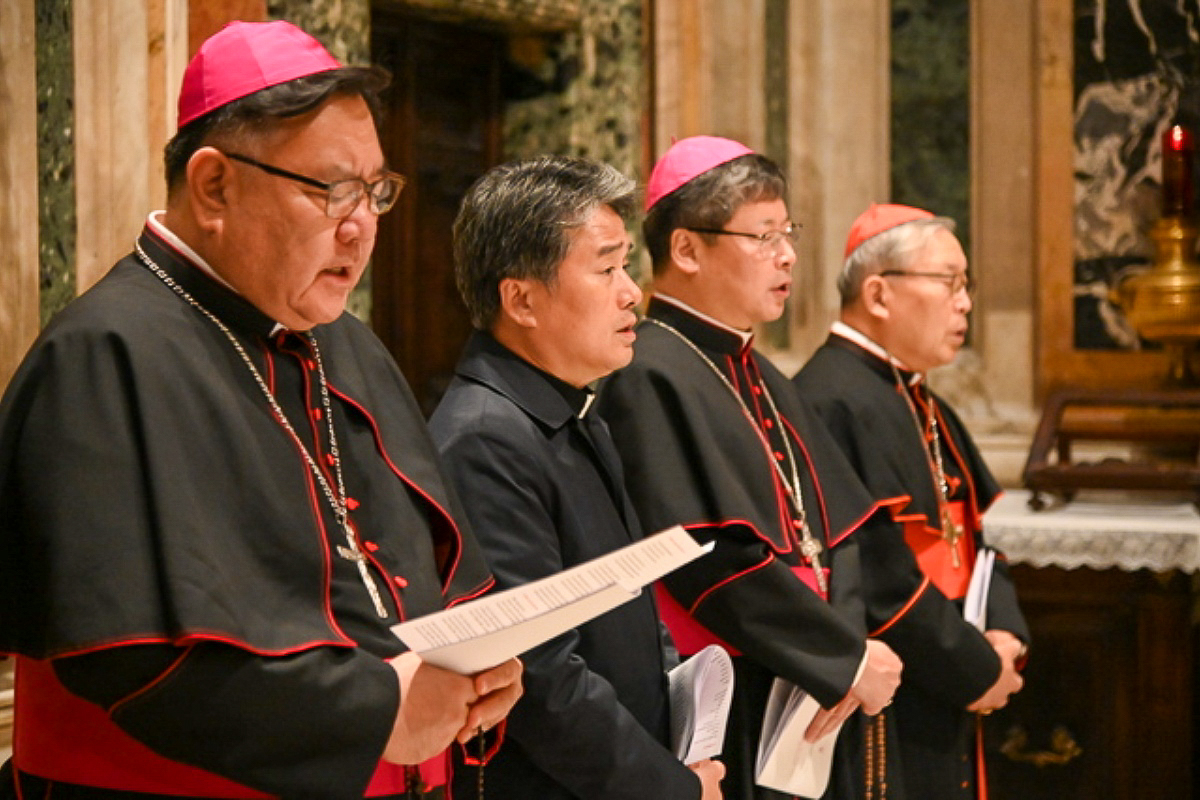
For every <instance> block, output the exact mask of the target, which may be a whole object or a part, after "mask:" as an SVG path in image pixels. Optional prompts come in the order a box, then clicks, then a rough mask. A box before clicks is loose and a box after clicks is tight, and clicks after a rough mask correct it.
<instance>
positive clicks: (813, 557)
mask: <svg viewBox="0 0 1200 800" xmlns="http://www.w3.org/2000/svg"><path fill="white" fill-rule="evenodd" d="M793 522H794V523H795V524H796V527H797V528H799V529H800V553H801V554H802V555H803V556H804V557H805V558H806V559H808V563H809V564H810V565H812V568H813V575H815V576H816V579H817V587H818V588H819V589H820V590H821V594H828V593H829V588H828V587H827V586H826V585H825V572H824V571H823V570H822V569H821V560H820V559H819V558H818V556H820V555H821V543H820V542H818V541H817V540H816V537H814V536H813V535H812V531H810V530H809V529H808V524H807V523H806V522H805V521H804V520H802V519H797V520H793Z"/></svg>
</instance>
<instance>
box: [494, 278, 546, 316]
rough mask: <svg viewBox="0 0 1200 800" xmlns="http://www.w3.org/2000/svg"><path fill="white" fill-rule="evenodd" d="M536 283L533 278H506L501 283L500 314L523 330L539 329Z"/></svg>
mask: <svg viewBox="0 0 1200 800" xmlns="http://www.w3.org/2000/svg"><path fill="white" fill-rule="evenodd" d="M535 284H536V281H534V280H533V279H531V278H505V279H504V280H502V281H500V287H499V291H500V313H501V314H502V315H503V316H505V317H507V318H508V319H510V320H512V321H513V323H515V324H516V325H518V326H520V327H522V328H536V327H537V301H536V298H535V297H534V292H533V289H534V285H535Z"/></svg>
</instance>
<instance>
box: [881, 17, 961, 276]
mask: <svg viewBox="0 0 1200 800" xmlns="http://www.w3.org/2000/svg"><path fill="white" fill-rule="evenodd" d="M891 75H892V123H891V139H892V197H891V199H892V200H893V201H894V202H897V203H906V204H908V205H913V206H918V207H920V208H926V209H929V210H930V211H933V212H935V213H938V214H941V215H944V216H947V217H953V218H954V219H955V221H956V222H957V223H958V236H959V238H960V239H961V240H962V243H963V248H964V249H965V250H966V251H967V252H968V253H969V252H971V245H970V240H971V219H970V211H971V206H970V197H971V175H970V119H971V117H970V109H971V103H970V77H971V76H970V10H969V0H893V2H892V65H891Z"/></svg>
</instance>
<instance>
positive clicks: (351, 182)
mask: <svg viewBox="0 0 1200 800" xmlns="http://www.w3.org/2000/svg"><path fill="white" fill-rule="evenodd" d="M225 155H226V156H227V157H229V158H232V159H233V160H234V161H240V162H242V163H243V164H249V165H250V166H252V167H257V168H258V169H261V170H262V171H263V172H265V173H267V174H268V175H274V176H276V177H278V178H287V179H288V180H293V181H296V182H298V183H303V184H304V185H305V186H312V187H313V188H316V189H320V190H321V191H323V192H325V216H327V217H329V218H330V219H345V218H346V217H348V216H350V215H351V214H353V213H354V209H356V208H358V204H359V203H360V202H362V199H363V196H364V195H366V197H367V208H369V209H371V213H372V214H376V215H379V214H385V213H387V212H388V211H389V210H390V209H391V207H392V206H394V205H395V204H396V199H397V198H398V197H400V190H401V189H403V188H404V176H403V175H400V174H398V173H395V172H384V174H383V177H382V178H380V179H379V180H377V181H372V182H370V183H368V182H367V181H365V180H363V179H362V178H345V179H343V180H340V181H331V182H329V183H326V182H325V181H319V180H317V179H316V178H310V177H308V176H307V175H300V174H299V173H296V172H290V171H288V170H286V169H280V168H279V167H273V166H271V165H270V164H264V163H262V162H261V161H256V160H254V159H253V158H250V157H249V156H244V155H241V154H240V153H226V154H225Z"/></svg>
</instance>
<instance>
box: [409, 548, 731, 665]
mask: <svg viewBox="0 0 1200 800" xmlns="http://www.w3.org/2000/svg"><path fill="white" fill-rule="evenodd" d="M711 549H712V545H711V544H710V545H708V546H706V547H702V546H701V545H699V544H697V543H696V540H695V539H693V538H692V537H691V536H690V535H689V534H688V532H687V531H685V530H684V529H683V528H681V527H679V526H678V525H676V526H675V527H673V528H668V529H667V530H665V531H662V532H660V533H656V534H654V535H653V536H647V537H646V538H645V539H643V540H641V541H640V542H637V543H635V544H631V545H628V546H626V547H622V548H621V549H620V550H615V551H613V552H612V553H609V554H608V555H605V556H601V557H599V558H594V559H592V560H591V561H588V562H586V563H584V564H579V565H578V566H575V567H571V568H570V569H565V570H563V571H562V572H559V573H557V574H555V575H550V576H548V577H545V578H542V579H541V580H537V581H532V582H530V583H526V584H523V585H521V586H515V587H513V588H511V589H506V590H504V591H502V592H495V593H493V594H489V595H485V596H484V597H481V598H479V599H478V600H472V601H471V602H469V603H464V604H462V605H460V606H455V607H454V608H451V609H447V610H445V611H439V612H438V613H436V614H429V615H427V616H424V617H418V618H416V619H413V620H409V621H407V622H402V623H400V624H399V625H394V626H392V633H394V634H395V635H396V636H397V637H399V638H400V640H401V641H403V642H404V643H405V644H406V645H408V647H409V649H411V650H413V651H414V652H416V653H419V654H420V655H421V658H422V659H424V660H425V661H427V662H429V663H430V664H433V665H434V666H438V667H442V668H444V669H448V670H452V671H454V672H458V673H461V674H463V675H471V674H474V673H476V672H480V671H482V670H486V669H490V668H492V667H494V666H496V665H497V664H501V663H503V662H505V661H507V660H508V659H510V658H512V657H513V656H517V655H520V654H521V653H524V652H525V651H526V650H529V649H530V648H533V647H536V646H537V645H539V644H541V643H542V642H545V641H548V640H549V639H552V638H554V637H555V636H558V635H559V634H561V633H565V632H567V631H569V630H571V629H572V628H575V627H578V626H579V625H582V624H583V623H585V622H587V621H589V620H591V619H594V618H595V617H598V616H600V615H601V614H603V613H604V612H606V611H611V610H612V609H614V608H616V607H617V606H619V605H621V604H622V603H626V602H628V601H630V600H632V599H633V598H635V597H637V596H638V595H639V594H641V591H642V587H643V586H645V585H646V584H648V583H651V582H653V581H655V580H658V579H659V578H661V577H662V576H663V575H666V574H667V573H668V572H670V571H671V570H673V569H675V568H677V567H680V566H682V565H684V564H686V563H688V562H689V561H692V560H693V559H696V558H698V557H699V556H700V555H702V554H703V553H705V552H707V551H708V550H711Z"/></svg>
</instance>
